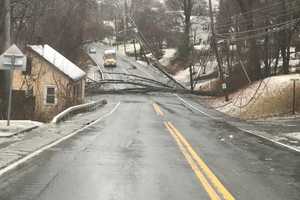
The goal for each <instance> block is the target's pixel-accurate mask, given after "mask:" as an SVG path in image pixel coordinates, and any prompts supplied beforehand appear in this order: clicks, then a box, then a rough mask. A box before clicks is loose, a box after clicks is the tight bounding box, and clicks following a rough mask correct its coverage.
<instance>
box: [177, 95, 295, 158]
mask: <svg viewBox="0 0 300 200" xmlns="http://www.w3.org/2000/svg"><path fill="white" fill-rule="evenodd" d="M174 95H175V96H176V97H177V98H178V99H180V100H181V101H182V102H183V103H185V104H186V105H188V106H189V107H191V108H193V109H194V110H197V111H198V112H200V113H202V114H203V115H205V116H207V117H209V118H212V119H217V118H215V117H213V116H211V115H209V114H207V113H205V112H204V111H202V110H200V109H198V108H197V107H195V106H193V105H192V104H190V103H188V102H187V101H186V100H184V99H183V98H182V97H180V96H179V95H177V94H174ZM236 128H238V129H239V130H241V131H243V132H247V133H249V134H251V135H254V136H257V137H260V138H262V139H264V140H267V141H270V142H273V143H275V144H277V145H279V146H282V147H285V148H288V149H290V150H292V151H296V152H298V153H300V149H298V148H295V147H292V146H289V145H287V144H284V143H281V142H278V141H276V140H273V139H271V138H267V137H265V136H263V135H260V134H257V133H253V132H251V131H249V130H246V129H242V128H239V127H236Z"/></svg>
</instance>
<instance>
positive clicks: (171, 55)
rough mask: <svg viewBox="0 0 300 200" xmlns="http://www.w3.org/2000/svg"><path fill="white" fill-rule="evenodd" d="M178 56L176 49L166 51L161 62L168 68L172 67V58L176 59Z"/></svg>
mask: <svg viewBox="0 0 300 200" xmlns="http://www.w3.org/2000/svg"><path fill="white" fill-rule="evenodd" d="M175 54H176V49H165V50H164V55H163V57H162V58H161V59H160V60H159V62H160V63H161V64H162V65H163V66H168V65H170V62H171V60H172V58H174V57H175Z"/></svg>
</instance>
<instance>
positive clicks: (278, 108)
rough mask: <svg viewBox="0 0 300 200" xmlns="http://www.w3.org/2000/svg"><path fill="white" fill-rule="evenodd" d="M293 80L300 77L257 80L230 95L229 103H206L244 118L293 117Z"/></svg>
mask: <svg viewBox="0 0 300 200" xmlns="http://www.w3.org/2000/svg"><path fill="white" fill-rule="evenodd" d="M292 79H300V75H299V74H291V75H281V76H274V77H269V78H266V79H264V80H262V81H257V82H255V83H253V84H251V85H250V86H247V87H245V88H243V89H240V90H239V91H237V92H234V93H232V94H230V95H229V96H230V101H229V102H225V101H224V97H218V98H207V99H205V100H206V101H207V103H208V104H209V105H210V106H212V107H214V108H216V109H217V110H219V111H221V112H224V113H226V114H229V115H231V116H234V117H240V118H243V119H257V118H268V117H273V116H279V115H285V114H290V113H291V110H292V99H293V98H292V97H293V92H292V91H293V87H292V85H293V83H292ZM298 93H299V94H298ZM298 97H300V82H299V83H298V84H297V88H296V99H299V98H298ZM296 111H298V112H299V111H300V103H298V104H297V106H296Z"/></svg>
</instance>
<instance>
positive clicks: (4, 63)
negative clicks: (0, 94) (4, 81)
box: [0, 44, 27, 126]
mask: <svg viewBox="0 0 300 200" xmlns="http://www.w3.org/2000/svg"><path fill="white" fill-rule="evenodd" d="M26 60H27V59H26V56H25V55H24V54H23V53H22V51H21V50H20V49H19V48H18V47H17V46H16V45H15V44H14V45H12V46H11V47H9V48H8V49H7V50H6V51H5V52H4V54H2V55H1V56H0V70H9V72H10V80H9V97H8V108H7V126H9V125H10V115H11V100H12V87H13V85H12V84H13V77H14V76H13V75H14V70H21V71H26Z"/></svg>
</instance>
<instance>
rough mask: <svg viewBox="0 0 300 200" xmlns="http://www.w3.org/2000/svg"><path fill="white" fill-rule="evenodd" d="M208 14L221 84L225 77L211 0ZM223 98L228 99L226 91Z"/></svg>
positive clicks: (223, 82)
mask: <svg viewBox="0 0 300 200" xmlns="http://www.w3.org/2000/svg"><path fill="white" fill-rule="evenodd" d="M209 15H210V26H211V33H212V45H213V51H214V52H215V55H216V59H217V62H218V70H219V77H220V80H221V81H222V84H226V83H225V79H224V74H223V67H222V61H221V58H220V55H219V51H218V46H217V41H216V33H215V22H214V16H213V8H212V3H211V0H209ZM225 86H226V85H225ZM225 98H226V101H228V96H227V93H226V92H225Z"/></svg>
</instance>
